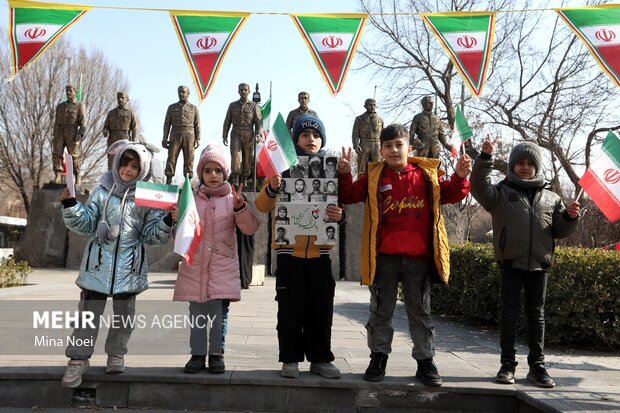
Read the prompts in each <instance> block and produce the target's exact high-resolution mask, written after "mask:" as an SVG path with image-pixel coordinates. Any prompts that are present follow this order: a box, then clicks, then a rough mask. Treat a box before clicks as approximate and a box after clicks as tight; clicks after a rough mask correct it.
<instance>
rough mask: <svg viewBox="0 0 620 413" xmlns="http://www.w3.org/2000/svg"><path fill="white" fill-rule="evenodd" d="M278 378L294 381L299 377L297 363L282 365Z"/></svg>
mask: <svg viewBox="0 0 620 413" xmlns="http://www.w3.org/2000/svg"><path fill="white" fill-rule="evenodd" d="M280 376H282V377H287V378H289V379H296V378H297V377H299V363H282V371H280Z"/></svg>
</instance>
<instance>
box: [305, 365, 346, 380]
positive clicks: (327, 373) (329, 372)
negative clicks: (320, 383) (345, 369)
mask: <svg viewBox="0 0 620 413" xmlns="http://www.w3.org/2000/svg"><path fill="white" fill-rule="evenodd" d="M310 373H314V374H318V375H319V376H322V377H325V378H326V379H337V378H339V377H340V370H338V367H336V366H334V365H333V364H332V363H329V362H327V363H326V362H321V363H310Z"/></svg>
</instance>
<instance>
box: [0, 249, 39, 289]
mask: <svg viewBox="0 0 620 413" xmlns="http://www.w3.org/2000/svg"><path fill="white" fill-rule="evenodd" d="M31 272H32V269H31V268H30V266H29V265H28V263H27V262H26V261H19V262H18V261H15V259H14V258H13V256H12V255H11V256H9V257H8V258H0V288H5V287H15V286H18V285H23V284H25V283H26V281H27V279H28V274H30V273H31Z"/></svg>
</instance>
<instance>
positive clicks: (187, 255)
mask: <svg viewBox="0 0 620 413" xmlns="http://www.w3.org/2000/svg"><path fill="white" fill-rule="evenodd" d="M201 239H202V225H201V224H200V217H199V216H198V210H197V209H196V202H195V201H194V193H193V192H192V186H191V185H190V183H189V177H188V176H187V175H186V176H185V183H184V184H183V190H182V191H181V199H180V200H179V221H178V224H177V232H176V237H175V239H174V252H176V253H177V254H179V255H181V256H182V257H183V259H184V260H185V262H186V263H187V265H192V259H193V257H194V253H195V252H196V250H197V249H198V245H200V240H201Z"/></svg>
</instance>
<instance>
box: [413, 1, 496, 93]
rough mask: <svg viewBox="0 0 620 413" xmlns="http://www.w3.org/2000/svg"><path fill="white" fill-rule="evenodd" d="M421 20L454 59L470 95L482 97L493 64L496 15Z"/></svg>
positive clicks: (433, 15)
mask: <svg viewBox="0 0 620 413" xmlns="http://www.w3.org/2000/svg"><path fill="white" fill-rule="evenodd" d="M420 16H421V17H422V19H423V20H424V23H426V25H427V26H428V27H429V29H431V31H432V32H433V34H434V35H435V37H437V39H438V40H439V42H440V43H441V45H442V46H443V47H444V49H445V50H446V52H447V53H448V55H449V56H450V59H452V63H454V66H455V67H456V69H457V70H458V71H459V73H460V74H461V76H462V77H463V79H464V80H465V83H466V84H467V86H468V87H469V89H470V90H471V93H472V94H473V95H474V96H480V94H481V93H482V87H483V86H484V81H485V79H486V73H487V69H488V68H489V61H490V60H491V46H492V45H493V31H494V29H495V13H494V12H451V13H431V14H420Z"/></svg>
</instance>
